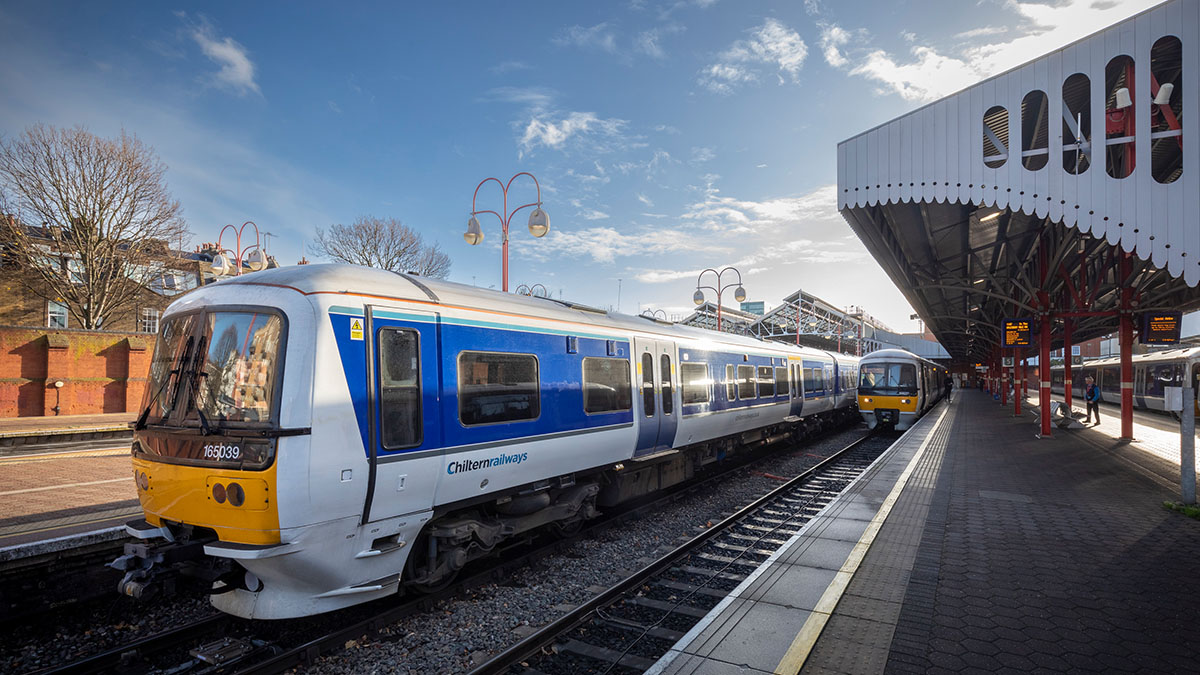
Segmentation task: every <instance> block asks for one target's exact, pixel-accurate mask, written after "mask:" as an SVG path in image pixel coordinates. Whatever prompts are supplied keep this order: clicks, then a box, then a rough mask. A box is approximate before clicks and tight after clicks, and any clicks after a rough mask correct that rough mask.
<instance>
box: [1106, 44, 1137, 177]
mask: <svg viewBox="0 0 1200 675" xmlns="http://www.w3.org/2000/svg"><path fill="white" fill-rule="evenodd" d="M1104 72H1105V75H1104V89H1105V92H1104V96H1105V101H1104V131H1105V134H1104V135H1105V139H1104V145H1105V153H1104V154H1105V156H1106V157H1108V162H1107V166H1108V175H1109V176H1112V177H1113V178H1125V177H1126V176H1128V175H1129V174H1131V173H1133V169H1134V166H1135V156H1136V147H1135V146H1136V144H1135V143H1134V136H1133V130H1134V110H1135V109H1136V108H1137V106H1135V105H1134V104H1133V102H1134V101H1136V100H1137V93H1136V89H1135V88H1134V86H1133V85H1134V78H1133V59H1131V58H1129V57H1128V56H1125V55H1124V54H1122V55H1121V56H1116V57H1113V59H1112V60H1111V61H1109V62H1108V66H1107V67H1106V68H1105V69H1104Z"/></svg>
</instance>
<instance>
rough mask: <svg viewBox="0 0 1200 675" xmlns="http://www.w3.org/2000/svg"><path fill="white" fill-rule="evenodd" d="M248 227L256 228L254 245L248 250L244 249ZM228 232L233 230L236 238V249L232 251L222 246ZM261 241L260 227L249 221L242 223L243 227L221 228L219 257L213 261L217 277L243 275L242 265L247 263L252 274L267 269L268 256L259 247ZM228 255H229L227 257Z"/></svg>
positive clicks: (218, 244) (248, 247)
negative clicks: (243, 236)
mask: <svg viewBox="0 0 1200 675" xmlns="http://www.w3.org/2000/svg"><path fill="white" fill-rule="evenodd" d="M247 225H249V226H250V227H253V228H254V243H253V244H250V245H249V246H247V247H246V248H242V233H243V232H244V231H245V230H246V226H247ZM226 230H233V234H234V235H235V237H236V239H235V242H234V248H232V249H229V248H225V247H224V246H222V245H221V240H222V239H224V237H225V231H226ZM259 239H260V237H259V232H258V225H255V224H254V223H253V222H251V221H249V220H247V221H246V222H244V223H242V226H241V227H234V226H233V225H226V226H225V227H223V228H221V234H219V235H217V255H216V257H214V258H213V261H212V271H213V274H215V275H216V276H225V275H227V274H233V275H241V273H242V263H245V264H246V266H247V267H249V268H250V271H252V272H258V271H259V270H263V269H266V267H267V256H266V254H265V253H264V252H263V250H262V248H261V247H260V246H259ZM247 243H248V240H247ZM226 254H229V255H228V256H227V255H226ZM230 256H232V258H231V257H230ZM243 256H244V259H243Z"/></svg>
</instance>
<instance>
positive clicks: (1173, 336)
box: [1139, 312, 1183, 345]
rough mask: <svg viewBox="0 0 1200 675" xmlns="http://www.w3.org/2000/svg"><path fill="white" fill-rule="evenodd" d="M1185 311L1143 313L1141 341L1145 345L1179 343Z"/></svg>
mask: <svg viewBox="0 0 1200 675" xmlns="http://www.w3.org/2000/svg"><path fill="white" fill-rule="evenodd" d="M1182 323H1183V312H1146V313H1145V314H1142V326H1141V328H1142V330H1141V334H1140V336H1139V337H1140V340H1139V341H1140V342H1141V343H1142V344H1144V345H1173V344H1179V329H1180V325H1181V324H1182Z"/></svg>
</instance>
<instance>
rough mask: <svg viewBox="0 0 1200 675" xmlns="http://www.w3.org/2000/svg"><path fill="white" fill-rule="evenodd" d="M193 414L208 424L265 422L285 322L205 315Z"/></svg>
mask: <svg viewBox="0 0 1200 675" xmlns="http://www.w3.org/2000/svg"><path fill="white" fill-rule="evenodd" d="M204 319H205V321H206V322H207V325H206V326H205V327H204V329H203V330H202V331H201V334H202V335H203V336H204V340H203V342H202V343H201V344H202V345H206V350H207V354H205V358H204V364H203V366H202V367H201V368H202V369H201V371H200V377H201V378H202V379H201V382H200V386H199V395H198V396H197V397H196V408H198V409H199V410H200V412H202V413H204V415H205V417H206V418H207V419H208V421H209V422H269V421H270V420H271V407H272V401H273V400H274V393H275V379H276V375H277V371H278V368H277V367H276V366H277V362H278V357H279V347H280V340H279V338H280V332H281V329H282V325H283V322H282V321H281V320H280V318H279V317H278V316H276V315H274V314H265V313H260V312H209V313H208V314H207V315H206V316H205V317H204Z"/></svg>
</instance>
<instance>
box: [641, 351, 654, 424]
mask: <svg viewBox="0 0 1200 675" xmlns="http://www.w3.org/2000/svg"><path fill="white" fill-rule="evenodd" d="M642 411H643V412H644V413H646V417H654V355H653V354H651V353H649V352H647V353H645V354H642Z"/></svg>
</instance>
